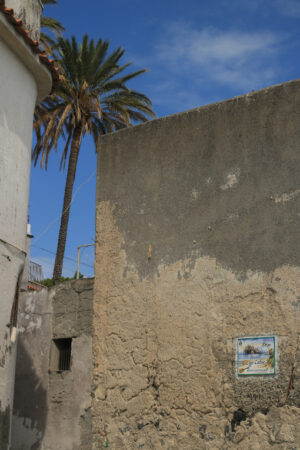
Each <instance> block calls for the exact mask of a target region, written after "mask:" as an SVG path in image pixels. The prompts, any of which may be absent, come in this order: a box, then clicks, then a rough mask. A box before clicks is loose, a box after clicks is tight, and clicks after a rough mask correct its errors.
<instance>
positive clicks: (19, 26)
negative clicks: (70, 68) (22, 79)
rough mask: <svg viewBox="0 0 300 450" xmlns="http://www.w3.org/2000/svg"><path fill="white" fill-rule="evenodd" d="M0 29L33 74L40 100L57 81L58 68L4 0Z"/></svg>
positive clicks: (0, 16) (0, 11)
mask: <svg viewBox="0 0 300 450" xmlns="http://www.w3.org/2000/svg"><path fill="white" fill-rule="evenodd" d="M1 13H2V14H1ZM0 31H2V33H1V37H2V39H3V41H4V42H5V43H6V45H8V47H9V48H10V49H11V50H13V52H14V53H16V54H17V55H18V57H19V58H20V59H21V61H22V62H23V64H24V65H25V66H26V67H27V68H28V69H29V71H30V72H31V73H32V74H33V76H34V78H35V80H36V83H37V86H38V98H37V103H39V102H41V101H42V100H43V99H44V98H45V97H46V96H47V95H48V94H50V92H53V90H54V89H55V88H56V86H57V84H58V83H59V73H58V68H57V67H55V64H54V60H53V59H50V58H48V56H47V54H46V52H45V51H44V50H42V49H41V48H40V46H39V42H38V41H36V40H33V39H32V38H31V37H30V32H29V30H25V29H24V27H23V22H22V20H21V19H17V18H16V17H15V16H14V10H13V9H11V8H6V6H5V0H0ZM49 79H50V86H49ZM46 91H47V92H46Z"/></svg>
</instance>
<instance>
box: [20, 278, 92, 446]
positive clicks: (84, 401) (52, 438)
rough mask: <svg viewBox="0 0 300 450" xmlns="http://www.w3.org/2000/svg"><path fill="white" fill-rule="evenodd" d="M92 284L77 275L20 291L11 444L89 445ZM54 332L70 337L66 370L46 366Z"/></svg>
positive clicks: (55, 334) (56, 335) (60, 335)
mask: <svg viewBox="0 0 300 450" xmlns="http://www.w3.org/2000/svg"><path fill="white" fill-rule="evenodd" d="M92 289H93V280H92V279H83V280H78V281H72V282H66V283H63V284H61V285H58V286H56V287H54V288H52V289H50V290H49V291H48V290H46V289H44V290H42V291H40V292H34V293H31V292H30V293H24V294H22V297H21V302H20V319H19V326H20V333H19V340H18V351H17V366H16V386H15V401H14V416H13V432H12V450H34V449H42V450H54V449H55V450H87V449H88V448H90V441H91V417H90V405H91V381H92V342H91V340H92V337H91V333H92V331H91V328H92ZM56 338H72V353H71V370H68V371H58V370H55V369H54V368H53V367H51V351H53V348H51V347H52V345H53V344H52V339H56Z"/></svg>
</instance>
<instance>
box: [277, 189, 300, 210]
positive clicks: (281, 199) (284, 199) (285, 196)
mask: <svg viewBox="0 0 300 450" xmlns="http://www.w3.org/2000/svg"><path fill="white" fill-rule="evenodd" d="M299 194H300V189H297V190H296V191H293V192H290V193H289V194H286V193H284V194H282V195H280V196H275V197H274V201H275V203H286V202H289V201H290V200H293V199H294V198H295V197H297V195H299ZM298 215H299V214H298Z"/></svg>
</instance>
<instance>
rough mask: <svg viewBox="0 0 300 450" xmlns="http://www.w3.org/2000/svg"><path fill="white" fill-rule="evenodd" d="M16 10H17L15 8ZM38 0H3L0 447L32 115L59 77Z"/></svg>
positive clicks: (22, 251) (7, 418) (5, 428)
mask: <svg viewBox="0 0 300 450" xmlns="http://www.w3.org/2000/svg"><path fill="white" fill-rule="evenodd" d="M12 8H14V9H12ZM41 12H42V4H41V2H40V1H39V0H30V1H29V0H26V1H22V0H5V1H4V0H0V60H1V65H0V80H1V82H0V98H1V107H0V283H1V286H2V289H1V296H0V330H1V336H0V447H1V449H2V448H3V449H6V448H8V447H9V442H10V422H11V412H12V401H13V387H14V371H15V353H16V345H15V343H16V340H17V312H18V293H19V288H20V284H21V279H22V271H23V267H24V263H25V258H26V235H27V214H28V198H29V178H30V162H31V142H32V123H33V112H34V108H35V105H36V103H38V102H40V101H41V100H42V99H43V98H44V97H45V96H46V95H48V94H49V93H50V91H51V88H52V81H53V79H54V78H55V79H56V72H55V69H54V68H53V64H52V63H51V61H49V60H48V58H47V56H46V55H45V54H44V53H43V52H42V50H40V49H39V46H38V41H37V39H38V37H39V23H40V15H41Z"/></svg>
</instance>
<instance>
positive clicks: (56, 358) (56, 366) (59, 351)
mask: <svg viewBox="0 0 300 450" xmlns="http://www.w3.org/2000/svg"><path fill="white" fill-rule="evenodd" d="M71 349H72V338H63V339H53V345H52V356H51V360H52V363H51V366H52V367H51V368H52V370H56V371H63V370H71Z"/></svg>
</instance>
